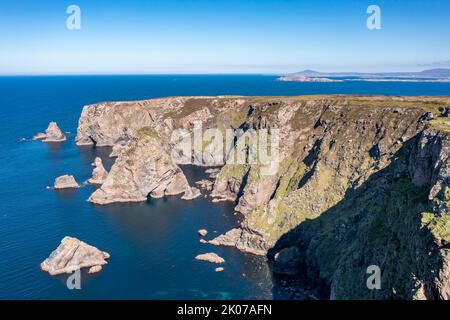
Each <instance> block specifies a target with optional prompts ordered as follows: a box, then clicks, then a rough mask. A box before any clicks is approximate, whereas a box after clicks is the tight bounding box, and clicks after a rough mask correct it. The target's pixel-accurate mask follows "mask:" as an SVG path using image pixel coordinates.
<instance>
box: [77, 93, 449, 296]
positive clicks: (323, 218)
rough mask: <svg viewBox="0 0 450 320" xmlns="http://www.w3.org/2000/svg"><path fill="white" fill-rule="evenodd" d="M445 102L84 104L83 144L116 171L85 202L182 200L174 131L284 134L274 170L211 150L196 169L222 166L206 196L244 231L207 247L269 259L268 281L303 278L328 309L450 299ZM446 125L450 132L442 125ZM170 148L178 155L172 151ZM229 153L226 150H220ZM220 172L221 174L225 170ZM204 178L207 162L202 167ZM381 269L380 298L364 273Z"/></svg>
mask: <svg viewBox="0 0 450 320" xmlns="http://www.w3.org/2000/svg"><path fill="white" fill-rule="evenodd" d="M449 104H450V99H449V98H430V97H409V98H406V97H391V98H389V97H364V96H302V97H230V96H226V97H178V98H166V99H153V100H145V101H134V102H111V103H99V104H95V105H91V106H86V107H85V108H84V109H83V112H82V115H81V118H80V120H79V126H78V132H77V137H76V141H77V144H79V145H94V144H95V145H97V146H111V147H113V153H114V154H113V156H117V160H116V162H115V164H114V165H113V167H112V169H111V171H110V173H109V174H108V176H107V178H106V180H105V181H104V183H103V184H102V186H101V187H100V189H98V190H97V191H95V193H94V194H93V195H92V196H91V198H90V201H91V202H93V203H96V204H108V203H113V202H133V201H145V200H146V199H147V197H149V196H150V197H163V196H167V195H177V194H182V193H185V194H186V193H188V194H189V191H191V186H189V184H188V183H187V180H186V177H185V176H184V174H183V172H182V170H181V169H180V167H179V165H181V164H184V163H183V162H182V161H177V160H174V159H173V157H171V154H172V152H173V151H174V143H173V141H171V135H172V133H173V131H174V130H177V129H183V130H186V132H188V133H189V132H192V131H193V130H194V128H195V122H196V121H202V124H203V128H202V130H207V129H208V128H219V130H223V131H225V130H227V129H242V130H243V131H244V132H245V131H246V130H249V129H252V128H253V129H268V130H269V132H270V130H275V129H280V135H281V136H280V140H281V141H282V144H281V150H280V160H281V161H280V166H279V169H278V171H277V172H276V174H273V175H270V176H264V177H263V176H261V174H260V167H259V166H258V165H257V164H225V163H224V162H225V161H226V158H223V157H222V159H221V158H220V157H219V158H218V157H217V155H218V154H219V155H222V154H224V152H222V150H223V149H225V150H228V151H229V150H233V149H235V148H237V145H238V144H237V141H233V142H232V144H231V145H228V146H227V145H222V144H218V143H215V142H214V141H215V140H212V141H208V142H207V143H205V145H204V146H203V150H202V151H203V152H202V154H198V153H195V152H194V153H193V154H192V158H191V159H188V161H192V163H193V164H197V165H204V162H202V161H201V160H202V159H203V160H204V159H208V162H207V164H209V163H211V162H212V163H214V164H215V165H216V166H217V165H218V164H219V167H220V172H218V174H217V176H216V177H215V178H214V181H213V184H212V185H211V187H209V188H210V189H211V188H212V191H211V193H210V196H212V197H213V198H214V199H217V200H225V201H235V203H236V208H235V210H236V211H237V212H240V213H241V214H242V215H243V216H244V221H243V223H242V225H241V226H240V227H239V228H236V229H233V230H231V231H230V232H229V233H227V234H226V235H223V236H219V237H217V238H216V239H213V240H210V241H209V242H210V243H212V244H217V245H230V246H235V247H237V248H238V249H240V250H243V251H247V252H251V253H255V254H263V255H264V254H267V256H268V259H269V261H270V264H271V265H272V268H273V270H274V272H277V273H280V274H289V275H295V274H304V275H303V276H302V277H304V282H305V283H306V284H307V285H308V286H309V287H310V288H312V289H313V288H318V287H321V288H324V289H323V290H321V295H322V297H325V298H330V297H331V298H335V299H346V298H355V299H374V298H376V299H395V298H403V299H411V298H416V299H449V298H450V293H449V292H450V283H449V281H448V278H449V276H448V274H449V273H450V269H449V263H450V258H449V254H448V250H449V249H448V248H447V245H448V241H449V240H450V236H449V234H450V223H449V219H448V214H449V212H448V208H449V201H450V189H449V182H450V181H449V179H450V164H449V161H448V155H449V148H450V126H449V122H450V120H448V118H437V117H438V116H439V114H440V112H439V107H442V106H448V105H449ZM447 120H448V121H447ZM175 151H179V150H175ZM225 154H226V153H225ZM221 162H222V164H220V163H221ZM205 166H206V167H209V166H208V165H205ZM369 265H379V266H380V268H381V269H382V283H383V284H384V285H383V286H382V288H381V289H380V290H375V291H370V290H368V289H367V287H366V282H365V280H366V278H367V275H366V269H367V266H369Z"/></svg>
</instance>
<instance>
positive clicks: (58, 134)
mask: <svg viewBox="0 0 450 320" xmlns="http://www.w3.org/2000/svg"><path fill="white" fill-rule="evenodd" d="M33 140H42V141H44V142H62V141H66V140H67V138H66V136H65V135H64V134H63V133H62V131H61V129H59V127H58V125H57V124H56V122H50V123H49V125H48V128H47V130H45V133H38V134H37V135H35V136H34V137H33Z"/></svg>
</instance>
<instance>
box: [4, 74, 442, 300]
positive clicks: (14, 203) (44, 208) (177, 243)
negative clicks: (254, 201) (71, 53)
mask: <svg viewBox="0 0 450 320" xmlns="http://www.w3.org/2000/svg"><path fill="white" fill-rule="evenodd" d="M274 79H275V77H273V76H255V75H248V76H247V75H246V76H242V75H227V76H223V75H220V76H219V75H217V76H215V75H210V76H188V75H183V76H179V75H167V76H70V77H69V76H65V77H63V76H54V77H0V121H1V123H0V124H1V125H0V134H1V135H0V136H1V137H2V138H1V139H0V163H1V165H0V203H1V205H0V299H176V298H183V299H271V298H280V297H281V298H282V297H283V296H282V295H281V294H279V293H277V290H276V289H274V285H273V277H272V275H271V273H270V271H269V269H268V268H267V265H266V263H265V260H264V258H263V257H256V256H253V255H249V254H243V253H241V252H238V251H237V250H235V249H233V248H221V247H213V246H209V245H202V244H200V243H199V237H198V235H197V230H198V229H201V228H205V229H207V230H209V231H210V235H208V237H212V236H214V235H216V234H218V233H221V232H224V231H226V230H228V229H230V228H232V227H234V226H236V225H237V223H238V220H237V217H236V216H234V215H233V206H232V204H230V203H220V204H213V203H211V202H210V201H209V200H208V199H205V198H203V197H202V198H197V199H195V200H193V201H190V202H185V201H181V200H179V199H178V198H176V197H169V198H167V199H159V200H149V201H147V202H146V203H139V204H120V205H109V206H94V205H92V204H90V203H88V202H87V201H86V199H87V198H88V197H89V195H90V194H91V193H92V191H93V190H94V189H93V187H92V186H85V187H83V188H81V189H78V190H73V191H61V192H56V191H54V190H46V188H45V187H46V186H48V185H52V183H53V180H54V178H55V177H57V176H60V175H62V174H66V173H68V174H73V175H74V176H75V177H76V179H77V180H78V181H79V182H83V181H84V180H86V179H88V178H89V177H90V174H91V170H92V167H91V165H90V163H91V162H92V161H93V159H94V158H95V157H96V156H100V157H102V159H103V160H104V161H105V164H106V167H107V168H109V167H110V166H111V164H112V162H111V160H110V159H108V157H107V155H108V153H109V149H108V148H97V149H94V148H90V147H77V146H76V145H75V143H74V141H73V138H74V137H75V134H76V127H77V121H78V117H79V115H80V113H81V109H82V107H83V105H86V104H90V103H95V102H100V101H107V100H136V99H146V98H153V97H164V96H176V95H223V94H242V95H271V96H273V95H300V94H324V93H330V94H331V93H340V94H344V93H348V94H350V93H351V94H385V95H450V84H448V83H401V82H399V83H396V82H389V83H373V82H358V81H351V82H343V83H295V82H277V81H274ZM51 120H54V121H57V122H58V124H59V125H60V127H61V128H62V129H63V131H68V132H70V133H69V134H68V138H69V139H68V141H67V142H64V143H61V144H45V143H42V142H39V141H19V139H20V138H23V137H31V136H33V135H34V134H35V133H37V132H41V131H43V130H44V129H45V128H46V126H47V125H48V122H49V121H51ZM185 170H186V173H187V174H188V176H189V177H190V178H191V179H192V180H198V179H199V178H200V177H202V175H203V172H202V170H201V169H198V168H190V167H187V168H185ZM66 235H70V236H74V237H77V238H79V239H81V240H83V241H85V242H87V243H89V244H92V245H94V246H96V247H98V248H100V249H102V250H104V251H107V252H109V253H110V254H111V259H110V260H109V264H108V265H107V266H105V268H104V270H103V271H102V272H101V273H99V274H96V275H87V274H84V273H83V275H82V283H81V285H82V289H81V290H68V289H67V288H66V285H65V281H66V276H58V277H51V276H49V275H48V274H46V273H44V272H42V271H41V270H40V269H39V264H40V263H41V262H42V261H43V260H44V259H45V258H46V257H47V256H48V255H49V254H50V253H51V252H52V251H53V250H54V249H55V248H56V247H57V246H58V244H59V242H60V240H61V239H62V238H63V237H64V236H66ZM210 251H212V252H217V253H218V254H219V255H221V256H222V257H224V258H225V260H226V263H225V264H224V267H225V272H222V273H216V272H214V268H215V265H211V264H209V263H206V262H199V261H196V260H194V257H195V256H196V255H197V254H199V253H204V252H210Z"/></svg>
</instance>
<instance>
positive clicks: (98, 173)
mask: <svg viewBox="0 0 450 320" xmlns="http://www.w3.org/2000/svg"><path fill="white" fill-rule="evenodd" d="M92 166H93V167H94V170H92V178H90V179H89V180H88V181H87V182H88V183H90V184H103V182H105V180H106V178H107V177H108V171H106V170H105V168H104V167H103V163H102V159H101V158H99V157H97V158H95V161H94V163H93V164H92Z"/></svg>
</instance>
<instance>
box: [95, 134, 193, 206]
mask: <svg viewBox="0 0 450 320" xmlns="http://www.w3.org/2000/svg"><path fill="white" fill-rule="evenodd" d="M189 190H190V187H189V184H188V182H187V180H186V177H185V176H184V174H183V172H182V171H181V169H180V168H179V167H178V166H177V165H176V164H175V163H174V162H173V161H172V159H171V157H170V154H169V153H168V151H167V150H166V147H165V146H164V144H163V142H162V141H161V138H160V137H159V135H158V133H157V132H155V131H154V130H153V129H150V128H144V129H141V130H139V132H138V134H137V136H136V137H135V138H133V139H132V140H131V141H130V143H129V145H128V146H127V149H126V150H125V151H124V152H123V153H122V154H120V156H119V157H118V158H117V160H116V162H115V163H114V165H113V167H112V168H111V171H110V173H109V174H108V177H107V178H106V180H105V182H104V183H103V185H102V186H101V187H100V189H98V190H96V191H95V192H94V193H93V194H92V195H91V197H90V198H89V201H90V202H92V203H96V204H108V203H114V202H140V201H145V200H146V199H147V198H148V197H152V198H161V197H164V196H169V195H177V194H181V193H185V192H186V191H187V192H188V193H189V192H190V191H189Z"/></svg>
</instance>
